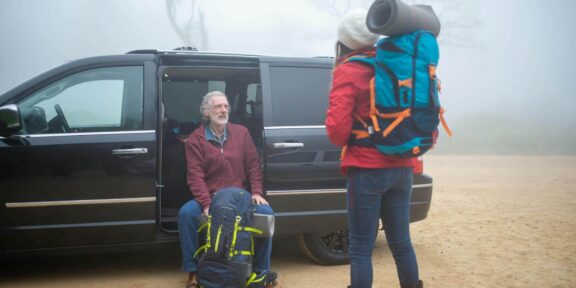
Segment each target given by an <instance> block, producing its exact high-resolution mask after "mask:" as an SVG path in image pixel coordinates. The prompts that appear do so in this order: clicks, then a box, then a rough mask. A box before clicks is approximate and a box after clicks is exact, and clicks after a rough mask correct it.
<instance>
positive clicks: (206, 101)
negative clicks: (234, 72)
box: [200, 91, 230, 121]
mask: <svg viewBox="0 0 576 288" xmlns="http://www.w3.org/2000/svg"><path fill="white" fill-rule="evenodd" d="M217 96H223V97H226V94H224V93H222V92H220V91H212V92H208V93H207V94H206V95H205V96H204V98H202V103H200V115H202V120H204V121H207V120H208V117H206V115H204V111H206V110H210V108H211V107H210V105H212V98H214V97H217ZM226 98H227V97H226ZM228 113H230V109H228Z"/></svg>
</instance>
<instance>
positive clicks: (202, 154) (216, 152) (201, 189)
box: [186, 123, 262, 209]
mask: <svg viewBox="0 0 576 288" xmlns="http://www.w3.org/2000/svg"><path fill="white" fill-rule="evenodd" d="M226 129H227V133H228V139H227V140H226V142H224V145H223V146H220V144H219V143H218V142H215V141H207V140H206V134H205V126H204V125H201V126H200V127H199V128H198V129H196V130H194V132H192V134H190V136H189V137H188V139H187V140H186V162H187V166H188V187H189V188H190V191H191V192H192V195H193V196H194V199H196V201H198V203H200V205H201V206H202V209H206V208H207V207H209V206H210V203H211V201H212V196H213V195H214V193H215V192H216V191H218V190H220V189H222V188H226V187H242V188H244V189H246V190H248V191H250V192H251V193H252V194H259V195H262V171H261V170H260V159H259V157H258V153H257V152H256V147H255V146H254V142H252V138H251V137H250V133H249V132H248V129H246V128H245V127H244V126H240V125H236V124H230V123H229V124H227V125H226Z"/></svg>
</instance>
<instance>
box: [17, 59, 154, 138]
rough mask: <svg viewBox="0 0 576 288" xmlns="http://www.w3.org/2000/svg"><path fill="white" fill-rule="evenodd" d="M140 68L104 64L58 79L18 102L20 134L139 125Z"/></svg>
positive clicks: (112, 129) (99, 129)
mask: <svg viewBox="0 0 576 288" xmlns="http://www.w3.org/2000/svg"><path fill="white" fill-rule="evenodd" d="M142 99H143V68H142V67H141V66H127V67H107V68H97V69H91V70H86V71H82V72H79V73H76V74H72V75H70V76H67V77H65V78H62V79H60V80H58V81H56V82H54V83H52V84H50V85H48V86H46V87H45V88H43V89H41V90H39V91H37V92H36V93H34V94H32V95H30V96H29V97H26V98H25V99H24V100H23V101H21V102H20V103H19V108H20V111H21V115H22V119H23V131H21V132H22V133H23V134H42V133H74V132H102V131H119V130H138V129H141V128H142Z"/></svg>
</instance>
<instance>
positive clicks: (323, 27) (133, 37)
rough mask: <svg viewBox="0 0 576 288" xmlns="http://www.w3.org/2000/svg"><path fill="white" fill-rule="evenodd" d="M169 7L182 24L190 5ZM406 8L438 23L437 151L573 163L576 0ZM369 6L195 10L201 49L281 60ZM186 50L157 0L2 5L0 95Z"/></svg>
mask: <svg viewBox="0 0 576 288" xmlns="http://www.w3.org/2000/svg"><path fill="white" fill-rule="evenodd" d="M176 2H177V3H179V6H178V7H179V9H178V10H177V13H176V16H177V17H176V20H178V21H179V23H180V24H182V23H184V20H185V19H186V18H187V17H188V16H189V15H190V13H189V11H190V5H189V4H187V2H186V0H179V1H178V0H177V1H176ZM332 2H333V3H336V5H335V6H334V5H332V6H330V5H328V6H327V5H326V3H332ZM348 2H349V3H350V6H349V7H346V5H345V4H346V3H348ZM406 2H407V3H410V4H414V3H418V4H430V5H432V6H433V7H434V9H435V10H436V12H437V13H438V14H439V15H440V16H441V19H440V20H441V22H442V23H443V27H442V31H441V32H440V36H439V42H440V48H441V58H440V64H439V69H438V74H439V77H440V78H441V79H442V83H443V88H444V91H443V94H442V95H441V96H440V97H441V101H442V104H443V106H444V108H445V109H446V111H447V112H446V115H445V116H446V119H447V120H448V123H449V125H450V126H451V128H452V129H453V130H454V134H455V135H454V137H452V138H447V137H445V135H444V136H442V137H441V139H440V143H439V144H441V145H438V149H437V151H438V153H445V152H453V153H507V154H508V153H511V154H524V153H529V154H576V152H574V151H572V150H574V149H572V147H574V146H576V133H575V132H574V129H575V128H576V113H575V112H576V95H575V94H576V93H574V88H573V85H572V83H573V82H574V81H573V80H572V78H573V77H574V76H573V75H574V74H575V73H574V72H573V71H572V69H573V67H576V54H575V53H574V52H573V51H574V49H575V48H574V47H576V17H573V16H572V15H571V13H573V12H572V11H576V1H572V0H549V1H541V0H422V1H417V0H411V1H408V0H406ZM370 3H371V2H370V1H369V0H350V1H344V0H333V1H332V0H291V1H280V0H243V1H235V0H210V1H206V0H198V5H199V7H200V8H201V9H200V10H201V11H202V14H203V17H204V20H205V26H206V31H207V33H206V35H207V37H206V44H207V47H206V50H208V51H217V52H233V53H246V54H266V55H283V56H333V55H334V51H333V47H334V43H335V41H336V26H337V23H338V19H339V16H341V14H342V13H343V11H345V10H346V8H350V9H352V8H368V6H369V5H370ZM331 8H336V9H331ZM185 45H186V43H185V42H184V41H183V40H182V39H181V38H180V37H179V36H178V35H177V34H176V33H175V30H174V29H173V28H172V26H171V24H170V20H169V18H168V16H167V11H166V1H165V0H122V1H116V0H2V1H0V63H2V65H0V94H1V93H4V92H6V91H8V90H9V89H11V88H12V87H14V86H16V85H18V84H19V83H21V82H23V81H25V80H27V79H29V78H31V77H33V76H35V75H37V74H40V73H42V72H44V71H46V70H48V69H50V68H53V67H55V66H58V65H61V64H64V63H66V62H69V61H72V60H75V59H79V58H84V57H90V56H97V55H109V54H121V53H126V52H128V51H131V50H136V49H159V50H170V49H173V48H176V47H181V46H185Z"/></svg>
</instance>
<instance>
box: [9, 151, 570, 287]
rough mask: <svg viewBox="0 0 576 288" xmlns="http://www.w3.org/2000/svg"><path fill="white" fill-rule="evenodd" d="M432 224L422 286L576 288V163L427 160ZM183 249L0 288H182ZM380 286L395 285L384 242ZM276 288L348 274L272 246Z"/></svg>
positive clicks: (21, 270) (37, 268)
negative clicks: (181, 263)
mask: <svg viewBox="0 0 576 288" xmlns="http://www.w3.org/2000/svg"><path fill="white" fill-rule="evenodd" d="M425 161H426V163H425V165H426V173H429V174H430V175H433V176H434V181H435V184H434V196H433V204H432V208H431V211H430V214H429V217H428V219H426V220H424V221H422V222H418V223H414V224H413V225H412V238H413V242H414V245H415V248H416V253H417V255H418V261H419V264H420V270H421V278H422V279H423V280H424V281H425V287H443V288H444V287H576V217H575V216H576V157H522V156H428V157H427V158H426V160H425ZM179 258H180V256H179V252H178V250H177V249H175V248H172V249H163V250H159V251H147V252H142V253H124V254H111V255H92V256H75V257H58V258H47V259H32V260H27V261H15V262H11V263H10V264H7V265H6V264H5V265H2V266H1V267H0V268H1V270H0V287H124V288H128V287H130V288H131V287H183V285H184V278H185V275H184V274H183V273H182V272H179V263H178V262H179ZM373 259H374V268H375V275H374V278H375V281H374V287H398V281H397V280H396V272H395V267H394V263H393V260H392V257H391V255H390V253H389V252H388V249H387V247H386V243H385V241H384V240H383V237H382V236H380V237H379V239H378V241H377V247H376V249H375V251H374V258H373ZM272 263H273V267H274V269H275V270H276V271H278V273H279V275H280V278H279V280H280V282H281V285H280V287H283V288H292V287H304V288H305V287H314V288H324V287H346V285H347V284H348V279H349V278H348V266H335V267H323V266H318V265H315V264H313V263H311V262H310V261H308V260H307V259H306V258H305V257H304V256H303V255H302V254H301V253H300V252H299V250H298V249H297V247H296V246H295V244H294V243H293V242H291V241H288V240H281V241H277V242H276V243H275V246H274V252H273V259H272Z"/></svg>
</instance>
